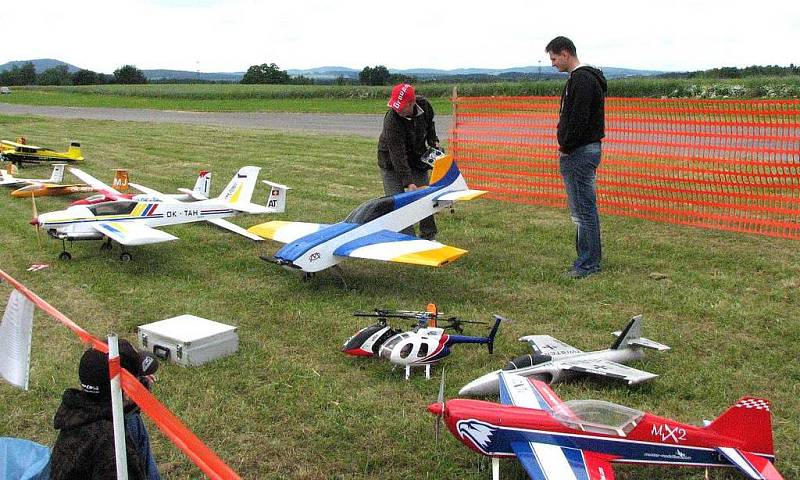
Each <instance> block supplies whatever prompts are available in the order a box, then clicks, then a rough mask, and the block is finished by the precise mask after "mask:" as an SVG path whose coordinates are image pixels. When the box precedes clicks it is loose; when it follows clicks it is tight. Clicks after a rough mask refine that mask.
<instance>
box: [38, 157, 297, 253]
mask: <svg viewBox="0 0 800 480" xmlns="http://www.w3.org/2000/svg"><path fill="white" fill-rule="evenodd" d="M260 170H261V168H260V167H242V168H241V169H240V170H239V172H238V173H237V174H236V175H234V177H233V179H232V180H231V181H230V183H229V184H228V186H227V187H225V189H224V190H223V192H222V194H220V196H219V197H217V198H212V199H208V200H199V201H196V202H193V203H181V202H178V201H175V200H169V201H135V200H117V201H113V202H104V203H98V204H96V205H90V206H86V205H77V206H72V207H69V208H67V209H66V210H61V211H56V212H49V213H43V214H41V215H39V216H38V217H36V218H34V219H33V220H31V224H32V225H35V226H36V227H37V228H42V229H44V231H46V232H47V233H48V234H49V235H50V236H51V237H53V238H56V239H59V240H61V241H62V252H61V255H60V256H59V258H60V259H62V260H69V259H70V258H72V256H71V255H70V254H69V252H67V251H66V245H65V242H66V240H70V241H73V240H102V239H104V238H105V239H107V241H106V243H104V244H103V249H110V248H111V241H112V240H113V241H114V242H117V243H119V244H120V245H122V246H123V251H122V253H121V255H120V260H122V261H126V262H127V261H130V260H131V255H130V253H128V252H127V251H125V249H124V247H126V246H135V245H147V244H151V243H160V242H168V241H171V240H177V239H178V238H177V237H175V236H173V235H170V234H169V233H166V232H163V231H161V230H157V229H156V228H155V227H163V226H167V225H177V224H182V223H192V222H202V221H210V220H214V219H220V218H225V217H231V216H234V215H237V214H239V213H250V214H261V213H280V212H282V211H283V210H284V208H285V206H286V190H287V187H285V186H283V185H279V184H272V188H271V190H270V193H269V195H268V197H267V202H268V203H267V205H266V206H263V205H257V204H254V203H251V202H250V199H251V198H252V195H253V191H254V189H255V184H256V179H257V177H258V172H259V171H260ZM237 228H238V227H237Z"/></svg>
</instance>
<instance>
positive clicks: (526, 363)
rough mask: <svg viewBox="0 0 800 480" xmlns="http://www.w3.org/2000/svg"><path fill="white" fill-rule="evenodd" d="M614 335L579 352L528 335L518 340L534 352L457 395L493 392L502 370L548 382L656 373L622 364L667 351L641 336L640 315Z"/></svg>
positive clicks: (631, 379) (633, 379)
mask: <svg viewBox="0 0 800 480" xmlns="http://www.w3.org/2000/svg"><path fill="white" fill-rule="evenodd" d="M614 335H615V336H616V337H617V339H616V340H615V341H614V343H613V344H612V345H611V347H609V348H607V349H605V350H597V351H594V352H582V351H580V350H578V349H577V348H575V347H573V346H570V345H567V344H566V343H564V342H561V341H559V340H557V339H555V338H553V337H551V336H550V335H527V336H525V337H522V338H520V339H519V340H520V341H521V342H526V343H528V344H530V346H531V348H532V349H533V352H534V353H533V355H523V356H521V357H517V358H515V359H513V360H511V361H510V362H508V365H506V367H505V368H503V370H495V371H494V372H490V373H487V374H486V375H483V376H482V377H479V378H476V379H475V380H473V381H471V382H469V383H468V384H467V385H465V386H464V388H462V389H461V391H459V392H458V394H459V395H491V394H496V393H497V388H498V381H499V374H500V372H501V371H502V372H506V373H514V374H516V375H520V376H523V377H535V378H538V379H539V380H543V381H546V382H548V383H551V384H553V383H556V382H560V381H563V380H566V379H569V378H571V377H574V376H577V375H594V376H597V377H603V378H612V379H615V380H622V381H625V382H627V383H628V385H634V384H637V383H641V382H645V381H647V380H650V379H653V378H655V377H657V376H658V375H656V374H653V373H650V372H645V371H642V370H637V369H635V368H632V367H628V366H625V365H623V363H626V362H629V361H633V360H639V359H641V358H643V357H644V349H653V350H658V351H665V350H669V347H668V346H666V345H662V344H660V343H658V342H654V341H652V340H650V339H648V338H644V337H642V316H641V315H637V316H635V317H633V318H631V319H630V321H629V322H628V324H627V325H626V326H625V329H624V330H622V331H621V332H614Z"/></svg>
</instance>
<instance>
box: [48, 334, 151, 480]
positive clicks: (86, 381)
mask: <svg viewBox="0 0 800 480" xmlns="http://www.w3.org/2000/svg"><path fill="white" fill-rule="evenodd" d="M120 361H121V364H122V367H123V368H125V369H126V370H128V371H130V372H131V373H133V374H134V375H138V374H139V369H140V368H141V367H140V366H139V365H138V364H137V359H133V358H131V356H128V355H126V354H125V353H124V350H123V349H122V348H121V349H120ZM78 377H79V378H80V382H81V389H80V390H78V389H76V388H68V389H67V390H66V391H64V395H63V397H62V400H61V405H60V406H59V407H58V411H56V414H55V418H54V419H53V424H54V426H55V428H56V429H57V430H59V434H58V438H57V439H56V443H55V444H54V445H53V452H52V455H51V457H50V478H51V479H52V480H115V479H116V478H117V467H116V454H115V452H114V423H113V420H112V413H111V386H110V384H109V375H108V355H107V354H105V353H103V352H100V351H98V350H94V349H92V348H90V349H89V350H86V351H85V352H84V353H83V356H82V357H81V361H80V365H79V367H78ZM125 447H126V453H127V459H128V479H129V480H146V479H147V473H146V470H145V468H144V465H143V464H142V461H141V459H140V457H139V455H138V453H137V451H136V447H135V445H134V443H133V441H132V439H131V437H130V435H128V434H127V433H126V435H125Z"/></svg>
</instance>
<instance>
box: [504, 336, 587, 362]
mask: <svg viewBox="0 0 800 480" xmlns="http://www.w3.org/2000/svg"><path fill="white" fill-rule="evenodd" d="M519 341H520V342H527V343H528V344H529V345H530V346H531V348H532V349H533V351H534V353H536V354H539V355H550V356H551V357H563V356H566V355H575V354H576V353H582V352H581V350H578V349H577V348H575V347H573V346H572V345H567V344H566V343H564V342H562V341H561V340H558V339H556V338H553V337H551V336H550V335H526V336H524V337H520V339H519Z"/></svg>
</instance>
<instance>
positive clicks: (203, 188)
mask: <svg viewBox="0 0 800 480" xmlns="http://www.w3.org/2000/svg"><path fill="white" fill-rule="evenodd" d="M69 171H70V173H72V174H73V175H75V176H76V177H78V178H80V179H81V180H82V181H84V182H86V183H87V184H89V185H91V186H92V187H94V189H95V191H96V192H99V193H98V194H97V195H92V196H90V197H86V198H83V199H80V200H76V201H74V202H72V204H71V205H94V204H97V203H102V202H113V201H116V200H135V201H140V202H146V201H148V200H158V201H167V200H175V201H179V202H191V201H197V200H208V198H209V193H210V191H211V172H208V171H206V170H201V171H200V175H198V177H197V181H196V182H195V184H194V189H193V190H188V189H185V188H179V189H178V191H180V192H182V193H181V194H176V195H165V194H163V193H161V192H157V191H155V190H153V189H149V188H147V189H146V188H145V187H142V186H141V185H138V184H136V183H130V184H129V183H128V175H127V171H125V170H123V172H125V174H124V178H122V177H121V176H120V173H119V172H120V170H117V176H115V177H114V183H113V185H112V186H108V185H106V184H105V183H103V182H101V181H100V180H98V179H96V178H95V177H93V176H91V175H89V174H88V173H86V172H84V171H83V170H81V169H79V168H70V169H69ZM128 185H130V186H132V187H134V188H136V189H137V190H139V191H140V192H143V193H142V194H139V195H136V194H132V193H122V192H123V191H125V190H127V189H128ZM145 190H146V191H145Z"/></svg>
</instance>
